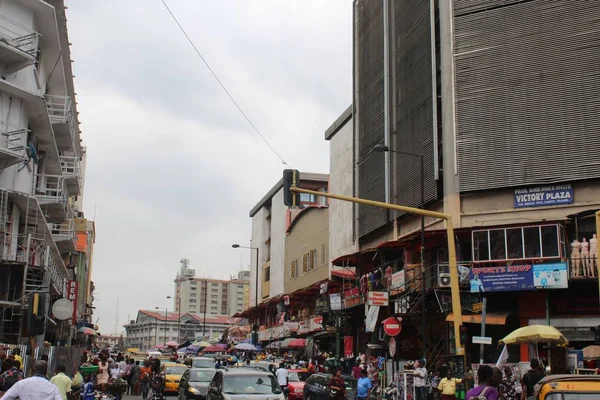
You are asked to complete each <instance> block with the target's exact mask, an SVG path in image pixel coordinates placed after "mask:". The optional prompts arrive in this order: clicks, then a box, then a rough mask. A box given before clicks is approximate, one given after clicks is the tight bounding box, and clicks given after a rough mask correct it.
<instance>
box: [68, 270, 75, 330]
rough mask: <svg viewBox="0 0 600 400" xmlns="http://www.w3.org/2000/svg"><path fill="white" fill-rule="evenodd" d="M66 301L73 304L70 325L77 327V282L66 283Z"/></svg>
mask: <svg viewBox="0 0 600 400" xmlns="http://www.w3.org/2000/svg"><path fill="white" fill-rule="evenodd" d="M67 299H68V300H70V301H71V303H73V317H72V322H71V324H72V325H77V281H67Z"/></svg>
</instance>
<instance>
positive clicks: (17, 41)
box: [0, 14, 40, 58]
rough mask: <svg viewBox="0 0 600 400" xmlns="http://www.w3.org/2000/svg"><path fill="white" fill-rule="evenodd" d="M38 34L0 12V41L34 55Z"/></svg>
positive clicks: (35, 53)
mask: <svg viewBox="0 0 600 400" xmlns="http://www.w3.org/2000/svg"><path fill="white" fill-rule="evenodd" d="M39 39H40V34H39V33H37V32H35V31H33V30H31V29H29V28H27V27H25V26H23V25H21V24H19V23H18V22H15V21H13V20H12V19H10V18H8V17H6V16H4V15H1V14H0V42H2V43H6V44H7V45H9V46H11V47H14V48H15V49H17V50H19V51H22V52H23V53H26V54H29V55H30V56H32V57H34V58H35V57H36V55H37V49H38V43H39Z"/></svg>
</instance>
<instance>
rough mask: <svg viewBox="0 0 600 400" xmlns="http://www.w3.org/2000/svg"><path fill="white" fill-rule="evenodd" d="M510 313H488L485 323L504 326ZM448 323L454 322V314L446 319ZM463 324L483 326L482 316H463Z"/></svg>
mask: <svg viewBox="0 0 600 400" xmlns="http://www.w3.org/2000/svg"><path fill="white" fill-rule="evenodd" d="M508 316H509V314H508V313H487V315H486V316H485V323H486V324H487V325H504V324H506V319H507V318H508ZM446 322H454V314H453V313H450V314H448V316H447V317H446ZM462 322H463V324H481V314H472V315H464V314H463V316H462Z"/></svg>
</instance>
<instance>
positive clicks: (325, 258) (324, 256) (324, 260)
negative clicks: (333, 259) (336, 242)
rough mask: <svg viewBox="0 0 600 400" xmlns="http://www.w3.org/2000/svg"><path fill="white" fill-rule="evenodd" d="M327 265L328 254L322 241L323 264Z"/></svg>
mask: <svg viewBox="0 0 600 400" xmlns="http://www.w3.org/2000/svg"><path fill="white" fill-rule="evenodd" d="M326 265H327V255H326V254H325V243H321V266H326Z"/></svg>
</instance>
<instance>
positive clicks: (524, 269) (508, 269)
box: [469, 264, 535, 293]
mask: <svg viewBox="0 0 600 400" xmlns="http://www.w3.org/2000/svg"><path fill="white" fill-rule="evenodd" d="M469 278H470V282H469V283H470V285H471V293H484V292H507V291H519V290H535V286H534V285H533V267H532V266H531V265H529V264H526V265H510V266H508V265H503V266H494V267H473V268H471V272H470V273H469Z"/></svg>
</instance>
